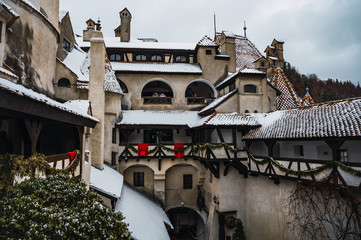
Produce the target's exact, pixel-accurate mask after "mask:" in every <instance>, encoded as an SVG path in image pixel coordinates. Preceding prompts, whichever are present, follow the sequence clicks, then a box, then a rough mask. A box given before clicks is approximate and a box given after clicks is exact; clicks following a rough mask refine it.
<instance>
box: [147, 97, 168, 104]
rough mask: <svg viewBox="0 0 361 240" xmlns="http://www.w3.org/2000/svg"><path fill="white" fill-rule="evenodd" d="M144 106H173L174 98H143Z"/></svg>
mask: <svg viewBox="0 0 361 240" xmlns="http://www.w3.org/2000/svg"><path fill="white" fill-rule="evenodd" d="M143 99H144V104H172V97H143Z"/></svg>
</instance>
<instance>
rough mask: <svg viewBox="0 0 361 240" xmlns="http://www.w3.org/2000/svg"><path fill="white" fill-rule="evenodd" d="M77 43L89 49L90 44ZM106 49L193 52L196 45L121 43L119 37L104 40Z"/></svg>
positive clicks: (138, 41)
mask: <svg viewBox="0 0 361 240" xmlns="http://www.w3.org/2000/svg"><path fill="white" fill-rule="evenodd" d="M77 42H78V44H79V45H80V46H81V47H90V42H87V41H83V39H82V38H77ZM104 42H105V46H106V47H107V48H121V49H143V50H144V49H147V50H153V49H155V50H183V51H194V50H195V48H196V43H177V42H144V41H140V40H138V39H131V40H130V41H129V42H121V41H120V38H119V37H106V38H104Z"/></svg>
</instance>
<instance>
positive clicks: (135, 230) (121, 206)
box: [115, 185, 173, 240]
mask: <svg viewBox="0 0 361 240" xmlns="http://www.w3.org/2000/svg"><path fill="white" fill-rule="evenodd" d="M115 211H116V212H121V213H122V214H123V216H124V217H125V220H124V222H126V223H128V224H129V230H130V231H131V232H132V239H136V240H163V239H164V240H166V239H167V240H168V239H169V235H168V232H167V229H166V227H165V224H166V225H168V226H171V228H173V227H172V224H171V222H170V220H169V219H168V217H167V215H166V213H165V212H164V211H163V209H162V208H161V207H160V206H159V205H158V204H156V203H154V202H153V201H151V200H149V199H148V198H146V197H145V196H143V195H142V194H140V193H139V192H137V191H136V190H134V189H132V188H130V187H129V186H127V185H124V186H123V190H122V196H121V198H120V199H118V201H117V205H116V207H115Z"/></svg>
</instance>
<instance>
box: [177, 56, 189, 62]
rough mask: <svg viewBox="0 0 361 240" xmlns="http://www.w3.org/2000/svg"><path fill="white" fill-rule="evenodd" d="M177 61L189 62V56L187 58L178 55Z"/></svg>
mask: <svg viewBox="0 0 361 240" xmlns="http://www.w3.org/2000/svg"><path fill="white" fill-rule="evenodd" d="M175 61H176V62H187V58H186V56H177V57H176V58H175Z"/></svg>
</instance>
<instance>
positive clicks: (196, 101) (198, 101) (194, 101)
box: [187, 97, 214, 105]
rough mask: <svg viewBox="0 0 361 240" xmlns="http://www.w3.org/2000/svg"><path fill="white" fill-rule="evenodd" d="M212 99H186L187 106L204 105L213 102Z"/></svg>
mask: <svg viewBox="0 0 361 240" xmlns="http://www.w3.org/2000/svg"><path fill="white" fill-rule="evenodd" d="M213 99H214V98H206V97H187V104H188V105H193V104H206V103H209V102H211V101H213Z"/></svg>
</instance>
